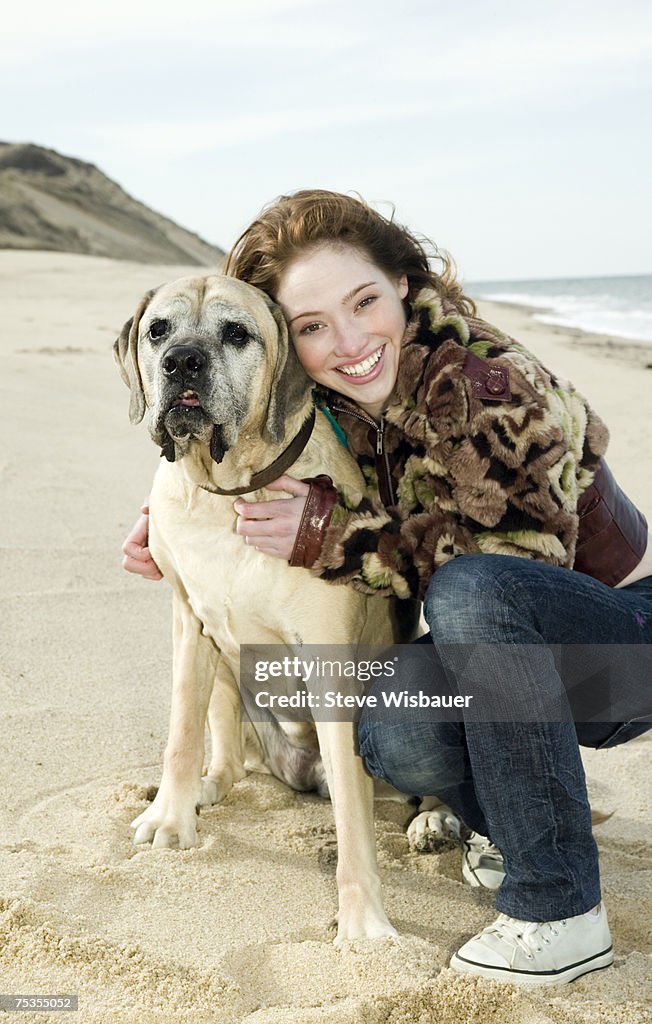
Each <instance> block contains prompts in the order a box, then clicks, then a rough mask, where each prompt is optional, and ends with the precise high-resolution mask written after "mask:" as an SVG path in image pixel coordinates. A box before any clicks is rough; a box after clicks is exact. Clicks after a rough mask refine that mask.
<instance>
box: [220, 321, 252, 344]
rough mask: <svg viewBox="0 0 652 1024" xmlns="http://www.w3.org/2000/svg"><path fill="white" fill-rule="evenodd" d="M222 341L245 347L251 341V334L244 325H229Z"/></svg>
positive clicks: (223, 333)
mask: <svg viewBox="0 0 652 1024" xmlns="http://www.w3.org/2000/svg"><path fill="white" fill-rule="evenodd" d="M222 339H223V340H224V341H226V342H228V343H229V344H230V345H244V344H246V342H247V341H248V340H249V334H248V332H247V330H246V328H244V327H243V326H242V324H227V325H226V327H225V328H224V331H223V332H222Z"/></svg>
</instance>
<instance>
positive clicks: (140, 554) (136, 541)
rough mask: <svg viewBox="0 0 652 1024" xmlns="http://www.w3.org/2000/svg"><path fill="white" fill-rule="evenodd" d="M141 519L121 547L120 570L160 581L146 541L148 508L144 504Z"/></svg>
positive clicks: (160, 578) (160, 577)
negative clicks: (122, 556)
mask: <svg viewBox="0 0 652 1024" xmlns="http://www.w3.org/2000/svg"><path fill="white" fill-rule="evenodd" d="M140 511H141V513H142V514H141V517H140V519H139V520H138V521H137V522H136V523H135V524H134V527H133V529H132V531H131V533H130V534H129V536H128V537H127V538H126V540H125V542H124V544H123V545H122V553H123V555H124V556H125V557H124V558H123V560H122V568H123V569H126V570H127V572H133V573H136V575H138V576H142V577H143V579H146V580H162V579H163V573H162V572H161V570H160V569H159V567H158V565H157V564H156V562H155V561H154V559H153V558H152V556H151V554H150V551H149V548H148V546H147V540H148V536H149V507H148V506H147V504H144V505H143V506H142V508H141V510H140Z"/></svg>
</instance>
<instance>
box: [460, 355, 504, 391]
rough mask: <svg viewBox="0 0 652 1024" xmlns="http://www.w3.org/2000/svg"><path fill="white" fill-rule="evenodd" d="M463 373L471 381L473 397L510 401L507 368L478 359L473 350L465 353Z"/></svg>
mask: <svg viewBox="0 0 652 1024" xmlns="http://www.w3.org/2000/svg"><path fill="white" fill-rule="evenodd" d="M463 373H464V376H465V377H468V379H469V380H470V381H471V390H472V391H473V397H474V398H481V399H482V400H483V401H485V402H511V400H512V391H511V388H510V385H509V368H508V367H507V366H499V365H498V364H497V363H489V362H486V361H485V360H484V359H480V357H479V356H476V355H475V353H473V352H467V353H466V359H465V360H464V367H463Z"/></svg>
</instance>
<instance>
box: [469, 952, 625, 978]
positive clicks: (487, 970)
mask: <svg viewBox="0 0 652 1024" xmlns="http://www.w3.org/2000/svg"><path fill="white" fill-rule="evenodd" d="M613 962H614V953H613V947H612V946H610V947H609V949H606V950H605V951H604V953H598V954H597V956H592V957H591V958H590V959H589V960H581V961H580V962H579V963H576V964H571V966H570V967H565V968H563V969H561V970H559V971H546V972H545V973H544V972H541V971H531V972H530V971H513V970H510V969H509V967H487V966H485V965H484V964H480V963H476V962H475V961H473V960H465V959H463V958H462V957H459V956H458V955H457V953H455V954H454V955H453V957H452V958H451V962H450V966H451V967H452V969H453V970H454V971H457V973H458V974H472V975H474V977H476V978H487V979H488V980H489V981H502V982H503V983H504V984H505V985H522V986H529V987H532V986H537V985H567V984H568V983H569V982H570V981H575V980H576V979H577V978H581V977H582V975H584V974H591V972H592V971H602V970H604V968H605V967H611V965H612V963H613Z"/></svg>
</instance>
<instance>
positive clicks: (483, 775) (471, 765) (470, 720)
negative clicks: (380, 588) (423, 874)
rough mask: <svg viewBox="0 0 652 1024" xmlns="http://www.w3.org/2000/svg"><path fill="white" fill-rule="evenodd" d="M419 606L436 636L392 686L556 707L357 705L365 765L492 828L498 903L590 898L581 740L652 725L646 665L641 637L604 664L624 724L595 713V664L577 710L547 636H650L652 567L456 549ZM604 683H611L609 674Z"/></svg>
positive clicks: (558, 906) (599, 697) (529, 916)
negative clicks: (396, 711) (603, 570)
mask: <svg viewBox="0 0 652 1024" xmlns="http://www.w3.org/2000/svg"><path fill="white" fill-rule="evenodd" d="M424 615H425V618H426V620H427V622H428V625H429V627H430V637H427V638H423V639H427V640H430V639H432V643H433V645H434V646H433V648H431V649H430V657H429V665H430V666H431V671H430V672H429V676H430V678H429V679H428V680H424V678H423V673H420V672H419V671H412V672H410V671H408V672H406V673H405V674H404V675H402V676H401V678H400V679H399V680H398V682H397V683H396V688H398V689H401V690H404V691H405V690H407V691H408V692H415V693H416V692H417V691H418V690H420V689H423V688H424V685H425V686H426V687H428V688H429V689H430V690H431V692H432V691H433V690H434V691H435V692H437V691H438V690H441V691H447V692H450V693H453V692H458V693H463V692H467V693H468V692H471V690H473V691H474V692H476V694H481V693H482V692H484V693H486V694H491V695H497V697H498V705H499V706H501V702H502V706H504V707H507V708H509V707H510V706H511V705H512V704H513V705H514V707H524V706H527V705H528V704H529V705H530V706H531V707H533V708H539V707H541V708H545V709H549V708H550V707H556V708H557V711H558V712H560V713H557V714H553V715H550V714H548V712H547V710H546V711H545V712H544V713H543V714H542V716H541V717H542V718H543V719H544V720H542V721H538V720H532V716H530V720H529V721H528V720H520V721H510V720H509V716H508V715H503V716H500V715H499V716H497V718H502V719H504V720H496V721H487V720H486V717H485V718H484V719H483V718H482V716H481V715H479V714H478V713H477V712H473V711H472V709H470V708H466V709H465V708H462V709H461V710H460V711H459V712H456V714H455V716H452V715H449V716H448V718H446V716H445V715H444V714H438V715H436V713H433V712H432V711H429V712H428V714H424V713H422V712H419V711H418V710H414V711H411V712H408V713H406V712H402V713H401V714H400V715H398V716H396V717H395V718H394V719H392V717H391V716H389V715H388V713H387V712H386V711H385V712H384V713H382V712H381V711H379V709H378V708H376V709H374V708H371V707H369V706H367V707H366V708H365V710H364V711H363V714H362V716H361V719H360V722H359V726H358V736H359V743H360V753H361V755H362V757H363V758H364V759H365V762H366V765H367V768H368V769H369V771H370V772H371V774H372V775H377V776H380V777H381V778H384V779H386V780H387V781H388V782H390V783H391V784H392V785H394V786H395V787H396V788H397V789H399V790H401V791H402V792H405V793H412V794H417V795H420V796H423V795H426V794H431V795H436V796H438V797H439V798H440V799H441V800H442V801H443V802H444V803H446V804H448V805H449V806H450V807H451V808H452V809H453V810H454V811H455V812H456V813H457V814H458V815H459V817H460V818H461V819H462V820H463V821H464V822H465V824H466V825H467V826H468V827H469V828H471V829H472V830H474V831H476V832H479V833H481V834H482V835H486V836H489V837H490V838H491V840H492V842H494V843H495V844H496V845H497V846H498V847H499V849H500V850H501V852H502V854H503V857H504V861H505V879H504V881H503V884H502V885H501V887H500V889H499V890H498V893H497V897H496V906H497V908H498V910H499V911H501V912H502V913H505V914H508V915H509V916H510V917H516V918H520V919H521V920H526V921H554V920H560V919H562V918H566V917H573V916H575V915H577V914H582V913H584V912H586V911H587V910H590V909H591V908H592V907H595V906H596V905H597V904H598V903H599V902H600V878H599V870H598V855H597V848H596V844H595V841H594V839H593V834H592V830H591V811H590V807H589V803H588V798H587V793H586V781H585V776H584V769H583V766H582V761H581V757H580V751H579V744H582V745H584V746H589V747H597V748H599V747H610V746H615V745H616V744H619V743H624V742H626V741H627V740H629V739H632V738H633V737H635V736H640V735H641V734H642V733H644V732H645V731H646V730H647V729H649V728H651V727H652V671H648V670H646V661H645V659H646V658H647V657H649V655H650V654H652V647H650V648H647V647H638V648H634V646H632V647H631V650H638V652H639V653H640V655H641V657H640V658H639V659H638V660H636V658H635V659H634V662H633V663H632V664H633V666H634V667H633V668H632V667H629V668H628V669H627V670H626V671H623V672H618V671H617V672H616V676H615V679H616V684H617V686H616V688H617V691H618V695H617V696H618V708H620V707H621V705H622V707H623V709H624V711H623V719H622V721H614V720H613V715H610V716H607V715H606V714H605V708H606V707H607V705H606V704H605V699H604V698H605V692H604V690H605V688H604V680H602V678H601V676H600V673H599V672H597V671H596V673H595V676H594V677H593V678H590V680H589V683H590V686H589V688H588V690H587V687H586V686H584V688H583V694H582V702H583V703H582V706H583V708H584V709H586V708H587V704H588V705H590V704H591V700H592V699H595V701H596V707H595V708H594V713H593V714H588V715H586V716H585V721H575V720H574V717H575V718H576V717H577V716H574V715H573V713H572V711H571V710H569V687H568V679H567V678H566V676H565V672H564V669H563V660H562V661H561V662H560V661H559V659H558V658H556V657H555V656H554V654H553V652H552V649H551V647H550V646H549V645H607V644H617V645H648V644H652V577H647V578H646V579H643V580H640V581H638V582H637V583H634V584H632V585H631V586H629V587H625V588H622V589H613V588H610V587H607V586H605V585H604V584H602V583H599V582H598V581H597V580H594V579H592V578H591V577H589V576H586V575H584V574H583V573H579V572H573V571H569V570H567V569H559V568H556V567H554V566H550V565H547V564H545V563H541V562H532V561H529V560H526V559H523V558H515V557H510V556H503V555H463V556H460V557H458V558H455V559H454V560H452V561H450V562H448V563H446V564H445V565H443V566H442V567H441V568H440V569H438V570H437V572H436V573H435V574H434V575H433V578H432V580H431V583H430V586H429V589H428V591H427V594H426V597H425V601H424ZM474 644H477V645H481V646H480V647H479V648H478V650H480V651H481V656H480V657H479V658H478V659H477V660H476V661H474V660H473V657H471V658H470V659H469V657H468V656H467V657H466V658H465V659H460V658H457V659H456V657H454V656H453V655H452V653H451V652H452V651H455V650H463V651H467V652H468V651H469V650H472V647H471V646H469V645H474ZM535 645H538V646H535ZM542 645H543V646H542ZM578 649H579V648H578ZM592 649H597V648H591V647H589V646H587V648H586V650H588V651H590V650H592ZM602 649H603V650H604V649H605V648H602ZM412 650H413V651H414V652H416V650H417V649H416V648H413V649H412ZM562 650H563V651H570V650H572V648H571V647H566V646H563V647H562ZM614 650H616V648H614ZM623 650H625V648H623ZM533 651H534V652H535V655H536V656H535V657H534V659H533V658H532V652H533ZM506 652H507V653H508V654H509V671H507V672H506V671H505V653H506ZM647 664H648V665H649V664H650V662H649V661H648V663H647ZM462 668H463V671H462ZM437 675H438V676H439V678H438V679H437V678H434V681H433V677H436V676H437ZM462 675H463V676H464V680H463V683H462V682H461V679H462ZM588 675H589V676H590V677H591V673H590V672H589V673H588ZM469 680H471V690H470V689H469V685H470V684H469ZM611 680H612V681H611V684H610V685H611V687H612V689H613V680H614V676H613V673H612V677H611ZM380 685H381V681H379V682H378V683H377V684H376V686H375V689H379V687H380ZM385 685H386V684H385ZM580 689H582V687H580ZM371 692H372V693H373V692H374V688H372V690H371ZM573 692H574V691H573ZM594 693H595V697H593V694H594ZM378 703H379V704H380V703H381V701H380V697H378ZM470 703H471V705H472V704H473V702H472V701H471V702H470ZM611 707H612V708H613V702H612V704H611ZM601 714H603V715H604V717H605V718H607V717H609V720H608V721H606V720H604V721H603V720H600V715H601ZM453 717H457V718H458V719H460V720H458V721H455V720H451V719H452V718H453ZM517 717H518V716H517ZM596 718H597V720H596ZM555 719H556V720H555ZM589 719H592V720H589Z"/></svg>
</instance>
